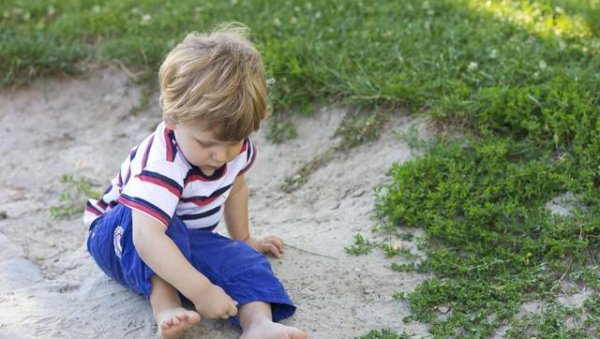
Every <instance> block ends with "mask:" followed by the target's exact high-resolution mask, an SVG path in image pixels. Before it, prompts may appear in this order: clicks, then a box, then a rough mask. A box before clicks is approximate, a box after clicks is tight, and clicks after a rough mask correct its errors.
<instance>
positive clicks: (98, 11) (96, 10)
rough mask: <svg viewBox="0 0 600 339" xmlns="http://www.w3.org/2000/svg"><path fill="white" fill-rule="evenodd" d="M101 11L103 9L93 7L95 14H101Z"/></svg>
mask: <svg viewBox="0 0 600 339" xmlns="http://www.w3.org/2000/svg"><path fill="white" fill-rule="evenodd" d="M101 10H102V8H101V7H100V6H98V5H96V6H94V7H92V12H94V13H96V14H98V13H100V11H101Z"/></svg>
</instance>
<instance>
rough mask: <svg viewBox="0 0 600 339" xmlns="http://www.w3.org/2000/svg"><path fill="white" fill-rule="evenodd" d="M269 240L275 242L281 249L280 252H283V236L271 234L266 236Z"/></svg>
mask: <svg viewBox="0 0 600 339" xmlns="http://www.w3.org/2000/svg"><path fill="white" fill-rule="evenodd" d="M266 239H267V241H268V242H270V243H272V244H274V245H275V246H277V249H279V252H280V253H283V247H284V245H283V240H281V238H279V237H276V236H273V235H272V236H269V237H267V238H266Z"/></svg>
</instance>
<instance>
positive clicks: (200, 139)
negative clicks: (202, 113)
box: [168, 123, 244, 175]
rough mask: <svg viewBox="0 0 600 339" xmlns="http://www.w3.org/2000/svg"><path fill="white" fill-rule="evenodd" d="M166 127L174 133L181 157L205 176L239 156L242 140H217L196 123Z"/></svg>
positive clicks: (210, 132)
mask: <svg viewBox="0 0 600 339" xmlns="http://www.w3.org/2000/svg"><path fill="white" fill-rule="evenodd" d="M168 127H169V128H172V129H173V130H174V131H175V139H176V140H177V145H178V146H179V149H180V150H181V152H182V153H183V156H184V157H185V158H186V159H187V161H189V162H190V163H191V164H192V165H195V166H197V167H200V169H201V170H202V172H204V174H206V175H212V174H213V173H214V171H215V170H216V169H218V168H220V167H222V166H223V165H224V164H226V163H228V162H229V161H231V160H233V159H234V158H235V157H236V156H237V155H238V154H240V151H241V149H242V145H243V143H244V140H240V141H234V142H228V141H220V140H217V139H216V138H215V137H214V133H213V132H212V131H206V130H204V129H203V128H202V125H201V124H197V123H196V124H194V123H191V124H187V123H180V124H176V125H175V126H168Z"/></svg>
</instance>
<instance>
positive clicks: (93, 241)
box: [87, 205, 200, 338]
mask: <svg viewBox="0 0 600 339" xmlns="http://www.w3.org/2000/svg"><path fill="white" fill-rule="evenodd" d="M131 221H132V220H131V210H130V209H129V208H128V207H125V206H122V205H119V206H117V207H115V208H114V209H113V210H111V211H109V212H108V213H107V214H105V215H104V216H102V217H101V218H100V219H98V220H97V222H95V223H94V224H93V226H92V228H91V230H90V234H89V237H88V242H87V247H88V251H89V253H90V255H91V256H92V257H93V258H94V261H95V262H96V263H97V264H98V266H99V267H100V268H101V269H102V270H103V271H104V272H105V273H106V274H107V275H109V276H110V277H112V278H113V279H115V280H116V281H118V282H119V283H121V284H123V285H125V286H127V287H128V288H130V289H132V290H133V291H135V292H138V293H140V294H142V295H144V296H146V297H147V298H149V299H150V303H151V305H152V309H153V312H154V316H155V318H156V321H157V325H158V330H159V333H161V334H162V335H163V336H165V337H167V338H171V337H176V336H178V335H181V334H182V332H183V331H185V330H186V329H187V328H189V327H191V326H192V325H193V324H195V323H197V322H198V321H199V320H200V315H199V314H198V313H196V312H195V311H188V310H185V309H183V308H182V307H181V301H180V299H179V295H178V293H177V291H176V290H175V289H174V288H173V287H172V286H171V285H169V284H168V283H167V282H165V281H164V280H162V279H160V278H159V277H158V276H157V275H156V274H154V272H153V271H152V270H151V269H150V268H149V267H148V266H147V265H146V264H145V263H144V262H143V261H142V259H141V258H140V257H139V255H138V253H137V251H136V250H135V246H134V245H133V238H132V232H131ZM166 234H167V235H168V236H169V238H171V239H172V240H173V242H175V244H176V245H177V247H178V248H179V249H180V250H181V253H182V254H183V255H184V256H185V257H186V258H188V260H189V259H190V255H191V254H190V243H189V233H188V231H187V228H186V227H185V225H184V224H183V223H182V222H181V220H180V219H178V218H174V219H173V220H172V222H171V224H170V225H169V228H168V229H167V232H166ZM163 325H165V326H163Z"/></svg>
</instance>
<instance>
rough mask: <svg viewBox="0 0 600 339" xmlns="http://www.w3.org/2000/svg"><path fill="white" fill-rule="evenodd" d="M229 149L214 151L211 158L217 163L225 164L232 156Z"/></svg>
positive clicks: (223, 148)
mask: <svg viewBox="0 0 600 339" xmlns="http://www.w3.org/2000/svg"><path fill="white" fill-rule="evenodd" d="M231 149H232V148H231V147H227V146H224V147H219V148H218V149H217V150H216V151H215V153H214V155H213V158H214V159H215V160H216V161H218V162H227V161H228V160H229V159H230V157H231V156H232V150H231Z"/></svg>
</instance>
